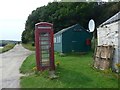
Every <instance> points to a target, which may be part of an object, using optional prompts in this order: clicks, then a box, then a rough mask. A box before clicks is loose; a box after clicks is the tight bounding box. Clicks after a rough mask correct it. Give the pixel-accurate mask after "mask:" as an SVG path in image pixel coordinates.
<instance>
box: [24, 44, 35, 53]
mask: <svg viewBox="0 0 120 90" xmlns="http://www.w3.org/2000/svg"><path fill="white" fill-rule="evenodd" d="M22 46H23V47H24V48H26V49H28V50H31V51H35V46H32V43H27V44H23V43H22Z"/></svg>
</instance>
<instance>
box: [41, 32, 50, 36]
mask: <svg viewBox="0 0 120 90" xmlns="http://www.w3.org/2000/svg"><path fill="white" fill-rule="evenodd" d="M40 36H49V33H46V32H41V34H40Z"/></svg>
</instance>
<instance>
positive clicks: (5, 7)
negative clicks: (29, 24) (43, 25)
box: [0, 0, 53, 40]
mask: <svg viewBox="0 0 120 90" xmlns="http://www.w3.org/2000/svg"><path fill="white" fill-rule="evenodd" d="M52 1H53V0H0V40H21V34H22V32H23V30H24V28H25V22H26V20H27V17H28V15H29V14H30V13H31V12H32V11H33V10H35V9H36V8H37V7H40V6H44V5H47V3H48V2H52Z"/></svg>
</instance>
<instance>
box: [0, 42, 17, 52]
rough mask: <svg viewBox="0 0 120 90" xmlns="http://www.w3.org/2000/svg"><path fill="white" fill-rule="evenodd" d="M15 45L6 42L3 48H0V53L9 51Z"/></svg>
mask: <svg viewBox="0 0 120 90" xmlns="http://www.w3.org/2000/svg"><path fill="white" fill-rule="evenodd" d="M14 46H15V44H7V45H5V46H4V47H3V48H1V49H0V53H3V52H6V51H9V50H10V49H12V48H13V47H14Z"/></svg>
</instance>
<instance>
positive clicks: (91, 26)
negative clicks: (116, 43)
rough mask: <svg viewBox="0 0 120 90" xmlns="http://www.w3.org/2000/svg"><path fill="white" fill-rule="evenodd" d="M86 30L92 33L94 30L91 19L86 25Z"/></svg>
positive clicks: (93, 23)
mask: <svg viewBox="0 0 120 90" xmlns="http://www.w3.org/2000/svg"><path fill="white" fill-rule="evenodd" d="M88 28H89V31H90V32H93V31H94V30H95V22H94V20H93V19H91V20H90V21H89V23H88Z"/></svg>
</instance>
